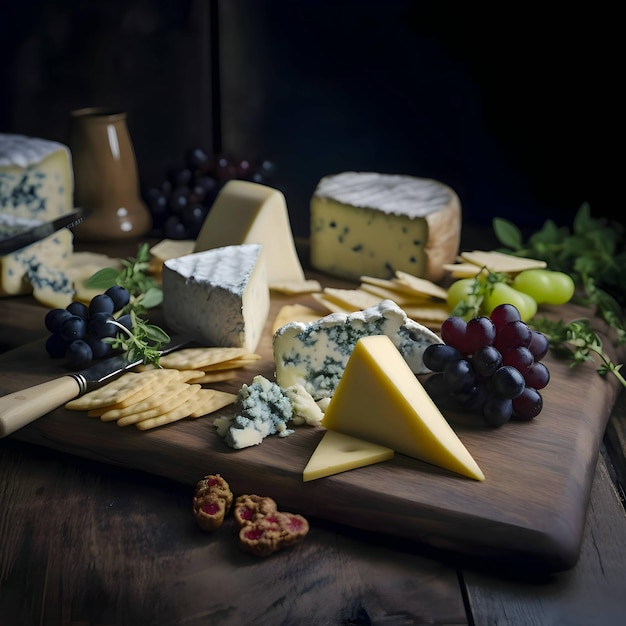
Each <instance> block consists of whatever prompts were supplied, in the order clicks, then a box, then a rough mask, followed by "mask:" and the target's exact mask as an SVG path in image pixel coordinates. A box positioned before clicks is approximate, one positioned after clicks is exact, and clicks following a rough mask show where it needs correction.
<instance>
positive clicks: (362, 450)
mask: <svg viewBox="0 0 626 626" xmlns="http://www.w3.org/2000/svg"><path fill="white" fill-rule="evenodd" d="M392 458H393V450H392V449H391V448H387V447H385V446H380V445H378V444H376V443H371V442H369V441H363V440H362V439H357V438H356V437H350V435H344V434H343V433H340V432H337V431H335V430H327V431H326V432H325V433H324V436H323V437H322V438H321V440H320V442H319V443H318V444H317V448H315V450H314V451H313V454H312V455H311V458H310V459H309V462H308V463H307V465H306V467H305V468H304V472H302V480H303V482H308V481H309V480H316V479H317V478H324V477H325V476H332V475H333V474H339V473H340V472H347V471H348V470H352V469H357V468H359V467H365V466H366V465H373V464H374V463H381V462H382V461H388V460H389V459H392Z"/></svg>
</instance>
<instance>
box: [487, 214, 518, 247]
mask: <svg viewBox="0 0 626 626" xmlns="http://www.w3.org/2000/svg"><path fill="white" fill-rule="evenodd" d="M493 230H494V232H495V234H496V237H497V238H498V241H499V242H500V243H501V244H503V245H505V246H507V247H508V248H511V249H512V250H519V249H520V248H521V247H522V245H523V240H522V233H521V231H520V229H519V228H518V227H517V226H516V225H515V224H513V222H510V221H509V220H506V219H504V218H502V217H496V218H494V220H493Z"/></svg>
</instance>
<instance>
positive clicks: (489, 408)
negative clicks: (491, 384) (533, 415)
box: [482, 396, 513, 428]
mask: <svg viewBox="0 0 626 626" xmlns="http://www.w3.org/2000/svg"><path fill="white" fill-rule="evenodd" d="M512 414H513V402H512V400H511V399H510V398H498V397H496V396H491V397H489V398H487V400H486V401H485V404H484V405H483V410H482V415H483V419H484V420H485V422H486V423H487V424H488V425H489V426H492V427H494V428H498V427H499V426H502V425H503V424H506V423H507V422H508V421H509V420H510V419H511V415H512Z"/></svg>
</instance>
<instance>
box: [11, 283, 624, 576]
mask: <svg viewBox="0 0 626 626" xmlns="http://www.w3.org/2000/svg"><path fill="white" fill-rule="evenodd" d="M344 286H345V285H344ZM294 301H298V302H301V303H303V304H308V305H310V306H315V301H314V300H313V299H312V298H311V297H310V296H302V297H298V298H286V297H275V298H273V301H272V312H271V314H270V318H269V319H268V323H267V327H266V332H265V334H264V337H263V339H262V341H261V343H260V345H259V347H258V350H257V351H258V352H259V353H260V354H261V355H262V357H263V358H262V360H261V361H260V362H258V363H257V364H255V366H253V367H248V368H247V369H245V370H242V371H241V373H240V376H239V378H238V379H237V380H236V381H231V382H229V383H221V384H219V385H215V387H216V388H219V389H222V390H225V391H231V392H235V393H236V392H237V390H238V389H239V388H240V386H241V384H242V383H244V382H247V383H249V382H250V381H251V380H252V377H253V376H254V375H256V374H263V375H265V376H266V377H268V378H273V373H274V371H273V360H272V346H271V324H272V323H273V319H274V316H275V315H276V313H277V312H278V310H279V309H280V307H281V306H282V305H284V304H287V303H293V302H294ZM585 313H587V312H586V311H584V310H579V309H577V308H576V307H573V306H569V305H568V306H567V307H561V308H559V309H558V314H559V316H561V317H563V319H566V320H567V319H572V318H574V317H577V316H579V315H580V314H585ZM44 335H45V331H43V332H42V339H41V341H36V342H33V343H29V344H27V345H25V346H23V347H21V348H18V349H16V350H13V351H11V352H8V353H5V354H4V355H2V356H0V394H5V393H9V392H13V391H16V390H18V389H22V388H25V387H28V386H31V385H35V384H38V383H40V382H44V381H46V380H49V379H51V378H54V377H56V376H59V375H63V374H64V373H65V372H64V370H63V368H62V366H61V365H60V364H59V363H58V362H57V361H52V360H50V359H49V358H48V357H47V355H46V353H45V351H44ZM607 349H608V350H609V351H611V348H610V346H607ZM611 354H612V356H614V357H615V358H617V356H616V355H615V353H614V352H611ZM544 362H545V363H546V365H547V366H548V367H549V369H550V372H551V381H550V384H549V385H548V387H547V388H546V389H545V390H544V391H543V396H544V410H543V412H542V413H541V414H540V416H538V417H537V418H536V419H535V420H533V421H531V422H510V423H508V424H506V425H505V426H503V427H502V428H499V429H495V430H493V429H490V428H487V427H485V426H483V424H482V421H481V419H480V418H479V417H477V416H469V415H452V414H447V415H446V417H448V419H449V420H450V423H451V424H452V426H453V428H454V429H455V431H456V432H457V434H458V435H459V437H460V439H461V440H462V441H463V442H464V444H465V445H466V447H467V448H468V450H469V451H470V453H471V454H472V455H473V456H474V458H475V459H476V461H477V462H478V464H479V465H480V467H481V469H482V470H483V472H484V473H485V475H486V480H485V481H484V482H482V483H481V482H476V481H474V480H471V479H467V478H464V477H461V476H457V475H454V474H452V473H450V472H447V471H445V470H441V469H438V468H436V467H433V466H431V465H428V464H426V463H422V462H420V461H417V460H415V459H411V458H409V457H405V456H403V455H400V454H396V456H395V458H394V459H393V460H392V461H389V462H385V463H382V464H378V465H374V466H370V467H366V468H362V469H358V470H353V471H350V472H344V473H342V474H338V475H336V476H331V477H328V478H323V479H319V480H316V481H312V482H308V483H303V482H302V470H303V468H304V466H305V465H306V463H307V461H308V459H309V457H310V455H311V453H312V452H313V450H314V449H315V447H316V445H317V443H318V442H319V440H320V438H321V436H322V430H321V429H320V428H313V427H310V426H300V427H296V428H295V433H294V434H293V435H291V436H289V437H286V438H278V437H269V438H267V439H266V440H265V441H264V442H263V443H262V444H261V445H259V446H255V447H253V448H247V449H244V450H238V451H236V450H232V449H230V448H228V447H227V446H226V445H225V444H224V442H223V440H222V439H221V438H220V437H219V436H218V435H217V434H216V432H215V429H214V427H213V426H212V422H213V418H214V417H215V416H216V414H213V415H212V416H208V417H205V418H200V419H196V420H191V419H187V420H183V421H180V422H177V423H174V424H171V425H169V426H165V427H162V428H159V429H155V430H151V431H145V432H142V431H139V430H138V429H136V428H134V427H132V426H130V427H126V428H120V427H118V426H117V425H116V424H115V423H111V422H107V423H105V422H101V421H100V420H98V419H97V418H89V417H87V416H86V414H83V413H78V412H71V411H67V410H65V409H63V408H61V409H58V410H56V411H54V412H52V413H50V414H49V415H46V416H44V417H42V418H41V419H39V420H37V421H36V422H34V423H33V424H30V425H29V426H27V427H25V428H23V429H21V430H19V431H17V432H16V433H14V434H13V435H12V437H14V438H15V439H18V440H21V441H25V442H29V443H33V444H37V445H41V446H46V447H48V448H52V449H55V450H59V451H63V452H67V453H70V454H73V455H78V456H81V457H86V458H88V459H92V460H95V461H100V462H103V463H108V464H113V465H116V466H122V467H128V468H133V469H137V470H142V471H145V472H149V473H152V474H155V475H159V476H163V477H167V478H170V479H174V480H176V481H180V482H182V483H184V484H188V485H190V487H192V486H193V485H195V483H196V482H197V481H198V480H199V479H200V478H201V477H202V476H204V475H205V474H213V473H220V474H222V475H223V476H224V477H225V478H226V480H227V481H228V482H229V484H230V486H231V488H232V490H233V492H234V493H235V494H236V495H238V494H242V493H257V494H260V495H267V496H271V497H273V498H274V499H275V500H276V501H277V502H278V503H279V505H280V507H281V508H282V509H283V510H288V511H293V512H299V513H302V514H304V515H307V516H310V517H313V518H321V519H326V520H331V521H334V522H338V523H341V524H345V525H347V526H350V527H356V528H360V529H364V530H368V531H373V532H374V533H382V534H389V535H393V536H395V537H397V538H401V539H406V540H407V541H409V542H416V543H417V544H426V545H428V546H433V547H436V548H443V549H445V550H452V551H454V552H457V553H460V554H462V555H468V556H470V557H480V558H481V559H487V558H488V559H493V560H494V561H501V560H503V561H505V562H506V563H507V564H508V565H514V566H515V567H518V566H520V565H524V566H528V567H532V568H537V569H541V570H546V571H560V570H565V569H568V568H570V567H571V566H573V565H574V564H575V563H576V560H577V558H578V555H579V550H580V544H581V539H582V531H583V527H584V523H585V517H586V509H587V504H588V499H589V493H590V488H591V482H592V479H593V475H594V470H595V466H596V461H597V457H598V451H599V447H600V442H601V439H602V435H603V432H604V429H605V426H606V423H607V420H608V417H609V415H610V411H611V409H612V407H613V404H614V402H615V400H616V397H617V393H618V389H619V385H618V384H617V381H615V380H613V378H614V377H610V378H608V379H603V378H601V377H600V376H599V375H598V374H597V373H596V372H595V367H594V365H593V364H585V365H584V366H580V367H577V368H574V369H572V368H570V367H569V366H568V364H567V363H565V362H562V361H557V360H555V358H553V357H552V356H550V355H548V356H547V357H546V359H544ZM229 412H232V407H229V408H227V409H224V410H223V411H222V413H229ZM191 493H192V490H191V488H190V496H191Z"/></svg>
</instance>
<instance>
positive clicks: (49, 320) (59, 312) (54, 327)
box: [44, 309, 72, 333]
mask: <svg viewBox="0 0 626 626" xmlns="http://www.w3.org/2000/svg"><path fill="white" fill-rule="evenodd" d="M70 317H72V314H71V313H70V312H69V311H68V310H67V309H50V310H49V311H48V312H47V313H46V316H45V318H44V325H45V327H46V328H47V329H48V330H49V331H50V332H51V333H58V332H59V330H60V329H61V324H63V322H64V321H65V320H66V319H68V318H70Z"/></svg>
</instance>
